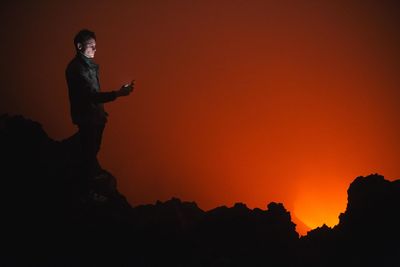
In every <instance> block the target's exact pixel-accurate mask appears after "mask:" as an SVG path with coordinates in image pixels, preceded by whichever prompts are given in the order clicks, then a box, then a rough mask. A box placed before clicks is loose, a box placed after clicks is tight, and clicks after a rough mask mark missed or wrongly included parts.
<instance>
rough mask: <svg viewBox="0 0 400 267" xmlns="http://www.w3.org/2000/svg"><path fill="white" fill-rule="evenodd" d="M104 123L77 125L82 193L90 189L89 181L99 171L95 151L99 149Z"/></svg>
mask: <svg viewBox="0 0 400 267" xmlns="http://www.w3.org/2000/svg"><path fill="white" fill-rule="evenodd" d="M103 130H104V125H90V124H87V125H79V136H80V141H81V147H82V156H83V172H84V173H83V174H84V181H82V191H83V192H82V193H83V194H87V193H89V190H90V186H89V185H90V181H92V180H93V179H94V178H95V176H96V175H97V174H98V171H99V169H98V168H99V164H98V161H97V153H98V151H99V150H100V146H101V140H102V135H103Z"/></svg>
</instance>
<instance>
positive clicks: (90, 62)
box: [76, 52, 99, 70]
mask: <svg viewBox="0 0 400 267" xmlns="http://www.w3.org/2000/svg"><path fill="white" fill-rule="evenodd" d="M76 57H77V58H79V59H80V60H81V61H82V62H84V64H86V65H87V66H88V67H89V68H93V69H96V70H98V69H99V65H98V64H97V63H96V62H94V61H93V59H91V58H87V57H86V56H85V55H83V54H82V53H80V52H78V53H76Z"/></svg>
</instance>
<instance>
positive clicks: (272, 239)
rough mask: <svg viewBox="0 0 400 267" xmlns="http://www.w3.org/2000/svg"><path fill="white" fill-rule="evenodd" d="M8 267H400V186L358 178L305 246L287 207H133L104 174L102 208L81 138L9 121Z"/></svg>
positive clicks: (0, 261) (5, 150) (0, 127)
mask: <svg viewBox="0 0 400 267" xmlns="http://www.w3.org/2000/svg"><path fill="white" fill-rule="evenodd" d="M0 147H1V150H0V162H1V165H0V172H1V177H2V178H3V179H2V186H1V194H0V195H1V197H2V199H1V215H2V226H1V229H2V232H1V237H2V241H3V243H4V246H3V251H2V256H1V257H0V265H1V266H193V267H196V266H318V267H321V266H398V263H399V261H398V256H399V251H400V245H399V244H400V242H399V240H400V230H399V229H400V226H399V225H400V216H399V215H400V213H399V210H400V181H399V180H397V181H393V182H390V181H388V180H385V179H384V177H383V176H380V175H377V174H375V175H370V176H367V177H358V178H357V179H355V180H354V182H353V183H352V184H351V185H350V187H349V189H348V205H347V209H346V211H345V212H344V213H343V214H341V215H340V222H339V224H338V225H337V226H335V227H334V228H329V227H327V226H326V225H323V226H322V227H319V228H317V229H314V230H312V231H309V232H308V235H307V236H304V237H301V238H299V236H298V234H297V233H296V231H295V224H294V223H293V222H292V219H291V216H290V213H289V212H288V211H287V210H286V209H285V207H284V206H283V204H282V203H275V202H271V203H270V204H268V207H267V209H266V210H262V209H259V208H255V209H249V208H248V207H247V206H246V205H245V204H243V203H236V204H235V205H234V206H233V207H226V206H222V207H218V208H215V209H212V210H210V211H203V210H201V209H200V208H199V207H198V206H197V204H196V203H194V202H185V201H181V200H180V199H177V198H172V199H170V200H168V201H165V202H161V201H157V202H156V203H155V204H149V205H140V206H137V207H134V208H132V207H131V206H130V205H129V203H128V202H127V201H126V199H125V197H124V196H123V195H121V194H120V193H119V192H118V190H117V180H116V179H115V177H114V176H113V175H112V174H111V173H110V172H108V171H107V170H104V169H102V168H101V166H100V165H99V166H98V169H99V176H98V177H97V178H96V179H94V180H93V181H91V187H92V190H93V192H95V193H98V194H99V195H101V196H104V197H105V199H103V200H102V201H92V200H90V199H88V198H84V197H82V196H81V194H80V193H79V192H80V190H79V188H80V186H81V181H82V179H83V177H82V173H83V171H82V170H83V165H82V163H83V161H82V159H81V157H80V155H81V154H82V153H81V152H80V148H79V147H80V146H79V140H78V136H77V135H76V134H75V135H73V136H71V137H69V138H67V139H65V140H61V141H55V140H52V139H51V138H49V136H48V135H47V134H46V133H45V132H44V131H43V129H42V127H41V125H40V124H38V123H37V122H34V121H31V120H29V119H25V118H23V117H22V116H8V115H2V116H0Z"/></svg>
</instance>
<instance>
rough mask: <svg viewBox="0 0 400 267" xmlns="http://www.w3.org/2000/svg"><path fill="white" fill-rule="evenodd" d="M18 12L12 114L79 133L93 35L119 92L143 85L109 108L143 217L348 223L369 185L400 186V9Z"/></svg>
mask: <svg viewBox="0 0 400 267" xmlns="http://www.w3.org/2000/svg"><path fill="white" fill-rule="evenodd" d="M7 2H8V3H6V4H2V5H3V6H2V8H1V10H0V15H1V17H0V23H1V24H2V27H1V28H0V31H1V36H2V44H1V52H0V53H1V59H2V64H1V74H0V75H1V76H0V77H1V80H0V88H1V89H0V90H1V91H0V92H1V93H0V104H1V106H0V112H1V113H4V112H8V113H10V114H23V115H25V116H26V117H29V118H31V119H34V120H37V121H39V122H41V123H42V125H43V127H44V129H45V130H46V131H47V132H48V134H49V135H50V136H51V137H52V138H54V139H57V140H61V139H63V138H66V137H68V136H70V135H72V134H73V133H74V132H75V131H76V128H75V127H74V125H73V124H72V122H71V119H70V116H69V103H68V92H67V88H66V84H65V79H64V70H65V67H66V64H67V63H68V62H69V60H70V59H71V58H72V57H73V56H74V48H73V42H72V40H73V37H74V35H75V33H76V32H77V31H79V30H80V29H81V28H85V27H86V28H89V29H92V30H94V31H95V32H96V34H97V46H98V47H97V49H98V50H97V54H96V61H97V62H98V63H99V64H100V68H101V70H100V71H101V74H100V80H101V84H102V88H103V90H104V91H109V90H114V89H117V88H119V86H120V85H122V84H123V83H126V82H129V81H130V80H131V79H132V78H134V79H136V81H137V91H136V92H135V93H134V94H133V95H132V96H130V97H128V98H123V99H118V100H117V102H113V103H110V104H107V105H106V109H107V111H108V112H109V113H110V117H109V123H108V125H107V128H106V131H105V133H104V139H103V145H102V151H101V152H100V154H99V158H100V161H101V163H102V165H103V167H105V168H106V169H108V170H110V171H111V172H112V173H113V174H114V175H115V176H116V177H117V178H118V182H119V189H120V191H121V192H122V193H124V194H125V195H126V196H127V197H128V200H129V201H130V203H131V204H132V205H138V204H143V203H152V202H154V201H156V200H157V199H160V200H166V199H169V198H171V197H172V196H176V197H179V198H181V199H183V200H190V201H192V200H193V201H196V202H197V203H198V204H199V206H200V207H201V208H203V209H205V210H208V209H210V208H214V207H216V206H219V205H228V206H231V205H233V204H234V203H235V202H244V203H247V205H248V206H249V207H261V208H263V209H265V208H266V205H267V203H269V202H270V201H276V202H283V203H284V204H285V207H286V208H288V209H289V210H290V211H291V212H292V214H293V215H295V216H297V217H298V218H299V219H300V220H302V221H303V222H304V223H305V224H307V225H308V226H310V227H316V226H319V225H321V224H322V223H327V224H328V225H330V226H333V225H334V224H336V223H337V220H338V219H337V217H338V215H339V213H340V212H341V211H344V209H345V205H346V190H347V188H348V186H349V184H350V182H351V181H352V180H353V179H354V178H355V177H357V176H359V175H368V174H370V173H376V172H377V173H380V174H382V175H384V176H385V177H386V178H388V179H390V180H394V179H396V178H398V177H399V176H400V164H398V159H399V158H400V157H399V156H400V139H399V138H398V137H399V135H400V119H399V117H398V114H399V112H400V107H399V105H398V101H399V99H400V93H399V90H398V88H399V85H400V79H399V77H400V76H399V75H398V73H399V70H400V63H399V62H400V53H399V47H400V40H399V38H400V30H399V28H398V25H400V23H399V22H400V21H399V20H400V18H399V16H398V14H399V11H400V8H399V5H398V4H396V1H334V0H332V1H317V0H315V1H305V0H304V1H256V0H249V1H238V0H231V1H223V0H221V1H206V0H204V1H184V0H182V1H161V0H160V1H128V0H126V1H84V3H81V2H82V1H68V4H66V3H64V4H60V3H54V2H56V1H43V0H42V1H19V2H18V3H15V2H16V1H14V2H11V1H7ZM66 2H67V1H66Z"/></svg>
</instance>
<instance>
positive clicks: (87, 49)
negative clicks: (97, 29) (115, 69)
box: [78, 39, 96, 58]
mask: <svg viewBox="0 0 400 267" xmlns="http://www.w3.org/2000/svg"><path fill="white" fill-rule="evenodd" d="M78 49H79V50H80V51H81V53H82V54H83V55H85V57H87V58H94V54H95V53H96V40H95V39H89V40H87V42H85V43H84V44H78Z"/></svg>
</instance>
